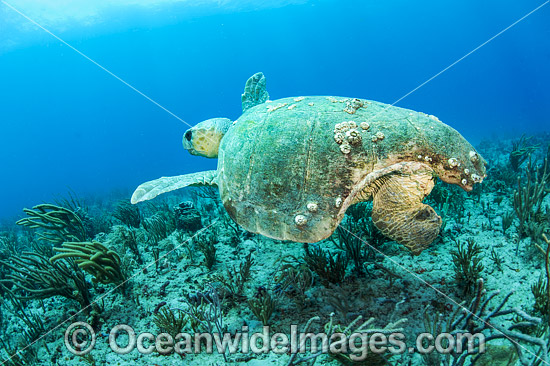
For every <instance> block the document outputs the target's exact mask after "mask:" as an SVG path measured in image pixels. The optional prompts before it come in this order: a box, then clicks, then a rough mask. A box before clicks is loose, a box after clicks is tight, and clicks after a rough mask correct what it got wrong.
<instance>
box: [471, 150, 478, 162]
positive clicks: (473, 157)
mask: <svg viewBox="0 0 550 366" xmlns="http://www.w3.org/2000/svg"><path fill="white" fill-rule="evenodd" d="M478 160H479V155H478V154H477V153H476V152H475V151H473V150H472V151H470V161H471V162H472V163H475V162H476V161H478Z"/></svg>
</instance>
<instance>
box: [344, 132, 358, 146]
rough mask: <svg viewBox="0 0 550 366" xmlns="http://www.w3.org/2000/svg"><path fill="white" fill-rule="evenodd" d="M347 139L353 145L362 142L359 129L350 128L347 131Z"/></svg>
mask: <svg viewBox="0 0 550 366" xmlns="http://www.w3.org/2000/svg"><path fill="white" fill-rule="evenodd" d="M346 139H347V140H348V142H349V143H350V144H352V145H354V144H358V143H360V142H361V134H360V133H359V131H357V130H355V129H352V130H348V131H347V132H346Z"/></svg>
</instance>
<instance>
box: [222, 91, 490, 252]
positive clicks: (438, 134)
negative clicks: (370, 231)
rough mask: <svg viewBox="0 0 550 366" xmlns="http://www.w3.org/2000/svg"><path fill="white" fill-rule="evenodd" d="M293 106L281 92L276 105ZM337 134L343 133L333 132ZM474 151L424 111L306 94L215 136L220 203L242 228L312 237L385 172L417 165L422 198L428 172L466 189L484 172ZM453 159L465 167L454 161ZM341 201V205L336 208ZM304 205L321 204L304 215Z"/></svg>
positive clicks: (261, 108)
mask: <svg viewBox="0 0 550 366" xmlns="http://www.w3.org/2000/svg"><path fill="white" fill-rule="evenodd" d="M292 103H294V98H284V99H280V100H276V101H273V102H272V105H276V106H278V105H287V104H292ZM313 106H314V107H313ZM350 106H352V107H353V108H352V109H353V113H352V114H350ZM350 121H351V122H353V123H351V124H350ZM367 125H368V126H369V127H368V128H365V127H366V126H367ZM352 126H353V128H352ZM357 126H361V127H362V128H360V129H357V128H356V127H357ZM351 129H353V131H354V132H353V133H351V132H350V133H348V136H349V135H350V134H351V135H354V137H353V144H349V151H347V150H348V148H347V147H346V149H345V150H346V153H342V150H341V143H342V141H341V137H343V136H346V132H348V131H350V130H351ZM367 130H368V131H367ZM335 131H336V134H339V133H341V134H342V135H338V136H337V138H335ZM356 133H359V134H361V137H360V138H358V137H357V136H356ZM373 134H374V136H376V137H377V138H376V142H375V143H373V142H372V141H371V136H373ZM346 146H347V145H346ZM472 152H474V153H475V149H474V148H473V147H472V146H471V145H470V144H469V143H468V142H467V141H466V140H465V139H464V138H463V137H462V136H461V135H460V134H459V133H458V132H457V131H456V130H454V129H453V128H451V127H449V126H447V125H445V124H443V123H442V122H440V121H439V120H438V119H436V118H430V117H429V116H428V115H426V114H424V113H419V112H414V111H411V110H407V109H402V108H397V107H393V106H390V105H387V104H383V103H378V102H373V101H367V100H359V99H349V98H341V97H305V98H304V102H300V103H297V104H296V107H294V108H293V109H287V108H278V109H274V108H266V104H265V103H264V104H260V105H257V106H255V107H252V108H250V109H248V110H247V111H246V112H245V113H244V114H243V115H242V116H241V117H240V118H239V119H238V120H237V121H236V123H235V124H234V125H233V127H232V128H231V129H229V131H228V132H227V134H226V135H225V136H224V138H223V140H222V142H221V145H220V151H219V161H218V178H217V179H218V185H219V188H220V194H221V198H222V201H223V204H224V206H225V208H226V209H227V211H228V213H229V214H230V215H231V217H232V218H233V219H234V220H235V221H236V222H238V223H239V224H240V225H242V226H243V227H244V228H245V229H246V230H248V231H251V232H257V233H261V234H263V235H266V236H270V237H273V238H277V239H283V240H293V241H297V242H316V241H319V240H321V239H324V238H326V237H328V236H330V235H331V234H332V232H333V231H334V230H335V228H336V227H337V226H338V224H339V223H340V221H341V220H342V218H343V216H344V213H345V211H346V210H347V208H348V207H349V206H350V205H351V204H353V203H356V202H358V201H360V200H366V199H371V198H372V191H373V189H374V187H375V186H376V185H375V184H374V183H375V182H376V181H377V180H378V179H379V178H381V177H383V176H387V175H395V174H399V173H400V172H401V171H403V170H408V171H409V174H414V173H415V172H416V171H419V170H420V171H422V174H423V175H422V177H423V178H422V182H423V183H422V185H421V186H422V190H423V191H422V192H421V194H424V195H425V194H428V193H429V191H430V190H431V186H430V184H428V183H426V182H425V177H426V176H429V177H430V179H431V177H432V175H433V176H439V177H440V178H441V179H442V180H443V181H446V182H448V183H453V184H458V185H459V186H461V187H462V188H464V189H466V190H470V189H471V188H472V184H473V183H476V182H479V181H481V180H482V179H483V177H485V167H484V164H485V162H484V161H483V159H482V158H481V157H480V156H479V154H477V153H475V155H474V154H473V153H472ZM418 156H423V157H424V156H428V157H429V158H430V159H424V160H422V161H418ZM473 156H475V158H472V157H473ZM450 159H453V160H451V161H452V162H454V161H455V160H456V161H460V162H462V164H461V165H460V166H456V165H454V164H451V165H453V166H450V164H449V161H450ZM464 169H468V170H469V171H470V172H472V173H473V174H475V179H468V178H470V177H469V176H467V175H466V174H465V173H464ZM413 183H414V182H413ZM413 183H411V187H412V186H414V184H413ZM421 198H423V196H422V197H421ZM338 199H340V200H341V202H342V204H340V205H335V202H336V200H338ZM308 202H315V203H316V204H317V210H316V213H315V215H311V216H310V217H308V218H307V220H302V218H304V219H305V216H303V215H304V212H307V211H304V208H305V207H306V205H307V203H308ZM299 215H301V216H299ZM297 217H298V219H296V218H297Z"/></svg>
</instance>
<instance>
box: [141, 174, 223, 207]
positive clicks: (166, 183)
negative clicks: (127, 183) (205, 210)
mask: <svg viewBox="0 0 550 366" xmlns="http://www.w3.org/2000/svg"><path fill="white" fill-rule="evenodd" d="M217 176H218V171H217V170H206V171H203V172H198V173H192V174H184V175H178V176H175V177H162V178H159V179H155V180H152V181H149V182H145V183H143V184H140V185H139V187H137V188H136V190H135V191H134V194H133V195H132V199H131V202H132V203H138V202H142V201H147V200H150V199H153V198H155V197H156V196H158V195H160V194H163V193H166V192H170V191H174V190H176V189H180V188H184V187H191V186H207V185H217V183H216V177H217Z"/></svg>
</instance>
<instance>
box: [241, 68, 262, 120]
mask: <svg viewBox="0 0 550 366" xmlns="http://www.w3.org/2000/svg"><path fill="white" fill-rule="evenodd" d="M268 99H269V94H268V93H267V90H266V87H265V76H264V74H263V73H261V72H257V73H255V74H254V75H252V76H251V77H250V78H249V79H248V80H247V81H246V85H245V86H244V93H243V95H242V97H241V100H242V104H243V112H244V111H246V110H247V109H249V108H252V107H254V106H257V105H258V104H262V103H265V101H266V100H268Z"/></svg>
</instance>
